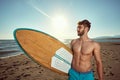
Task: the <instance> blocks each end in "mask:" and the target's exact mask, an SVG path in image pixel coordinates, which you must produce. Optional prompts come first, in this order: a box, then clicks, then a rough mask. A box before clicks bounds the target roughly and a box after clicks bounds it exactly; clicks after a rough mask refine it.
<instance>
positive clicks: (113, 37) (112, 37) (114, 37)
mask: <svg viewBox="0 0 120 80" xmlns="http://www.w3.org/2000/svg"><path fill="white" fill-rule="evenodd" d="M93 39H120V35H115V36H100V37H96V38H93Z"/></svg>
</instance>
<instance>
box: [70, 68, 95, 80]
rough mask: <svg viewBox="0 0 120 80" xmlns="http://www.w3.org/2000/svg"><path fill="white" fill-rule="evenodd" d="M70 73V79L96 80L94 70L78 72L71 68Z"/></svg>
mask: <svg viewBox="0 0 120 80" xmlns="http://www.w3.org/2000/svg"><path fill="white" fill-rule="evenodd" d="M68 74H69V78H68V80H94V74H93V71H92V70H91V71H88V72H77V71H75V70H74V69H73V68H71V69H70V70H69V73H68Z"/></svg>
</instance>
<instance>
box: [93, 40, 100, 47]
mask: <svg viewBox="0 0 120 80" xmlns="http://www.w3.org/2000/svg"><path fill="white" fill-rule="evenodd" d="M92 43H93V45H94V46H95V47H100V43H99V42H96V41H94V40H92Z"/></svg>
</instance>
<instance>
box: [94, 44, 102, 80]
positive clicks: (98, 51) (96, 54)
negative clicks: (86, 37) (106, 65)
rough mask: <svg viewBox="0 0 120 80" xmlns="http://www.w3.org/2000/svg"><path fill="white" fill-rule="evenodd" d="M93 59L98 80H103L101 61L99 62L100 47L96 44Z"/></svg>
mask: <svg viewBox="0 0 120 80" xmlns="http://www.w3.org/2000/svg"><path fill="white" fill-rule="evenodd" d="M94 57H95V60H96V65H97V72H98V76H99V80H103V68H102V61H101V55H100V45H99V44H98V43H96V42H95V49H94Z"/></svg>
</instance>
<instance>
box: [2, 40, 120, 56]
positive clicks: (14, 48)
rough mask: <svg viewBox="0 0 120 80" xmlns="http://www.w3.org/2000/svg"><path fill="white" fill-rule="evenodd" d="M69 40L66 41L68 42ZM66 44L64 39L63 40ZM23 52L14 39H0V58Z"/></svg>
mask: <svg viewBox="0 0 120 80" xmlns="http://www.w3.org/2000/svg"><path fill="white" fill-rule="evenodd" d="M95 41H98V42H120V39H96V40H95ZM69 42H70V40H69V41H67V44H69ZM64 43H65V44H66V41H65V42H64ZM20 54H24V52H23V51H22V50H21V48H20V47H19V46H18V44H17V43H16V41H15V40H0V58H6V57H11V56H16V55H20Z"/></svg>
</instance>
